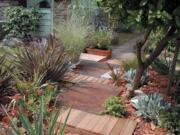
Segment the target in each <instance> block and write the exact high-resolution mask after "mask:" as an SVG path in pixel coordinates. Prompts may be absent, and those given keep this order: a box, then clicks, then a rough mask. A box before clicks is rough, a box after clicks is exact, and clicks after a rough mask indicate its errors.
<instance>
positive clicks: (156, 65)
mask: <svg viewBox="0 0 180 135" xmlns="http://www.w3.org/2000/svg"><path fill="white" fill-rule="evenodd" d="M151 66H152V68H153V69H155V70H156V71H157V72H158V73H159V74H163V75H167V74H168V73H169V64H168V63H167V62H166V61H163V60H162V59H159V58H157V59H156V60H155V61H154V62H153V64H152V65H151Z"/></svg>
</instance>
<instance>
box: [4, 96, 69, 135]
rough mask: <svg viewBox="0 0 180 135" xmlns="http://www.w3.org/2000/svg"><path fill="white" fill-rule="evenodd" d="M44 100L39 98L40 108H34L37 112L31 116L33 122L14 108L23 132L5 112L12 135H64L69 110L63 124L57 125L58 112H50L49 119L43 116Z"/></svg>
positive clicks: (15, 121)
mask: <svg viewBox="0 0 180 135" xmlns="http://www.w3.org/2000/svg"><path fill="white" fill-rule="evenodd" d="M44 100H45V99H43V98H41V101H40V107H39V108H36V109H37V110H38V111H37V112H36V113H35V114H34V115H33V122H32V120H30V118H29V117H28V116H26V114H24V113H22V112H21V111H20V109H19V107H17V108H16V109H17V114H18V117H19V122H20V123H19V124H21V125H22V127H23V128H24V130H21V129H20V128H19V127H18V125H17V124H18V123H17V122H18V121H17V120H16V119H13V118H12V117H10V115H9V114H8V113H7V112H6V113H7V115H8V117H9V119H10V122H11V127H12V134H13V135H22V134H26V135H64V129H65V125H66V123H67V120H68V117H69V115H70V111H71V110H70V111H69V113H68V114H67V117H66V119H65V121H64V124H57V120H58V118H59V115H60V113H59V111H57V112H55V113H53V112H52V113H51V115H50V117H48V116H47V115H44V112H45V111H46V109H45V108H44ZM47 123H48V125H47Z"/></svg>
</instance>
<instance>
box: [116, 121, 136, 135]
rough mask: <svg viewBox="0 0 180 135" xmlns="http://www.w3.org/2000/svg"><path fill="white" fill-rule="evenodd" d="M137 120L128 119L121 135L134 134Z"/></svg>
mask: <svg viewBox="0 0 180 135" xmlns="http://www.w3.org/2000/svg"><path fill="white" fill-rule="evenodd" d="M136 125H137V122H135V121H132V120H127V122H126V125H124V128H123V130H121V132H120V134H119V135H132V134H133V132H134V130H135V128H136Z"/></svg>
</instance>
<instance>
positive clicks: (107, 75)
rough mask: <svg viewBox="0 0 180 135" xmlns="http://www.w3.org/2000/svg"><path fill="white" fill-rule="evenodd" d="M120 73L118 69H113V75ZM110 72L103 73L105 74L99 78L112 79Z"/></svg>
mask: <svg viewBox="0 0 180 135" xmlns="http://www.w3.org/2000/svg"><path fill="white" fill-rule="evenodd" d="M119 72H120V71H119V69H118V68H115V69H114V73H115V74H118V73H119ZM111 73H112V72H111V71H110V72H107V73H105V74H102V75H101V78H103V79H112V77H111Z"/></svg>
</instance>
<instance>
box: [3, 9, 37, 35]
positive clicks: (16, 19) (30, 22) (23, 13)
mask: <svg viewBox="0 0 180 135" xmlns="http://www.w3.org/2000/svg"><path fill="white" fill-rule="evenodd" d="M6 18H7V20H6V23H5V24H4V25H3V28H4V30H5V31H6V32H8V33H9V34H10V35H12V36H17V37H24V36H26V35H28V34H30V33H31V32H33V31H34V30H35V29H36V28H37V26H38V24H39V21H40V15H39V13H38V12H37V11H36V10H35V9H27V8H23V7H13V8H12V7H11V8H8V9H7V11H6Z"/></svg>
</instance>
